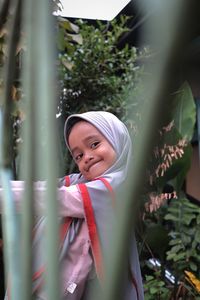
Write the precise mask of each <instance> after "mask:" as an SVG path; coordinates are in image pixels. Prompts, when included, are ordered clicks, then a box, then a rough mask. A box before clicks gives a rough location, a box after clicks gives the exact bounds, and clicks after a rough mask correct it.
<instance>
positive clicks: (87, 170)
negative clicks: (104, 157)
mask: <svg viewBox="0 0 200 300" xmlns="http://www.w3.org/2000/svg"><path fill="white" fill-rule="evenodd" d="M99 162H100V160H99V161H96V162H95V163H93V164H91V165H90V166H89V167H88V168H87V169H85V171H86V172H89V170H90V168H92V167H93V166H94V165H96V164H98V163H99Z"/></svg>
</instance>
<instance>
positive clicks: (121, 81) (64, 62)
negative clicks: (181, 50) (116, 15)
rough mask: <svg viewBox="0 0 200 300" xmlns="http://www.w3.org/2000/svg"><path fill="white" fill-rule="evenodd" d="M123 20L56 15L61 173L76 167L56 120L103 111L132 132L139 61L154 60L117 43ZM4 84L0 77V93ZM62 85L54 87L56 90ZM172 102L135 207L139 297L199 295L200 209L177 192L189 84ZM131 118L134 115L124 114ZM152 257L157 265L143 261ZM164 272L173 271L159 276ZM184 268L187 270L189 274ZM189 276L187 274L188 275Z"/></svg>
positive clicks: (187, 143)
mask: <svg viewBox="0 0 200 300" xmlns="http://www.w3.org/2000/svg"><path fill="white" fill-rule="evenodd" d="M127 22H128V18H127V17H121V19H120V20H114V21H113V22H109V23H101V22H94V23H92V22H86V21H83V20H78V21H77V23H76V24H72V23H71V22H70V21H69V20H67V19H63V18H58V22H57V28H56V30H57V45H58V57H57V62H56V67H57V70H58V74H57V75H58V86H57V87H56V88H57V90H58V99H57V111H56V113H57V123H58V128H59V130H58V132H59V134H60V139H59V140H60V141H61V143H60V144H58V148H59V150H60V151H59V154H60V155H59V158H58V161H59V163H60V176H63V175H64V174H66V173H68V172H71V171H73V170H75V167H74V164H73V162H72V160H71V158H70V156H69V155H68V154H67V151H66V147H65V145H64V140H63V123H64V121H65V119H66V117H67V116H68V115H69V114H71V113H77V112H83V111H87V110H107V111H110V112H113V113H115V114H116V115H117V116H118V117H119V118H120V119H122V120H123V121H124V122H125V123H126V124H127V126H128V128H129V130H130V133H131V135H133V136H134V135H137V134H139V128H140V126H141V124H142V121H143V120H142V116H141V114H140V111H141V107H144V106H145V101H148V99H144V98H143V96H142V95H143V93H142V88H143V87H142V78H143V76H151V74H146V73H145V61H146V60H147V59H148V60H149V59H152V60H153V59H156V58H155V54H154V53H151V49H150V48H143V49H136V48H135V47H132V46H130V45H124V47H123V48H118V47H117V45H118V41H119V39H120V38H121V36H123V34H125V33H126V32H127V31H128V30H129V29H128V27H127ZM6 35H7V28H6V27H2V28H1V31H0V67H1V68H3V66H4V64H5V62H6V59H7V57H6V53H7V52H6V44H5V40H6ZM24 50H25V46H24V43H23V39H21V40H20V43H19V47H18V52H17V57H16V63H17V65H18V68H17V70H18V72H16V76H15V80H14V82H13V92H12V95H11V97H12V100H13V110H12V115H11V119H12V120H13V123H12V124H13V170H14V173H15V177H17V175H18V174H17V167H16V162H17V160H18V159H19V155H18V148H19V146H20V144H21V143H22V140H21V137H20V134H19V129H20V126H21V123H22V122H24V120H25V118H26V116H25V115H24V110H23V93H22V91H21V86H20V68H21V65H20V64H21V58H22V57H23V51H24ZM3 85H4V81H3V78H0V93H1V90H2V89H1V88H2V87H3ZM60 91H61V93H60ZM169 97H172V98H173V100H174V101H173V103H174V107H173V109H172V110H171V115H170V116H167V117H166V119H165V120H164V122H163V127H162V128H158V132H157V133H156V134H157V135H156V139H155V140H156V143H155V147H154V152H153V153H152V154H151V155H150V158H149V166H148V169H147V172H146V178H145V179H144V191H143V194H142V195H141V201H140V211H139V213H138V228H137V240H138V248H139V253H140V261H141V268H142V274H143V278H144V287H145V299H146V300H148V299H149V300H151V299H152V300H153V299H163V300H164V299H200V298H199V293H200V287H199V279H200V273H199V268H198V266H199V263H200V261H199V260H200V258H199V257H200V253H199V252H200V234H199V232H200V231H199V229H200V228H199V227H200V208H199V206H197V205H195V204H193V203H191V202H190V201H189V199H187V195H185V193H184V180H185V176H186V174H187V171H188V168H189V166H190V159H191V154H192V147H191V140H192V137H193V132H194V128H195V121H196V116H195V111H196V110H195V103H194V99H193V96H192V92H191V89H190V87H189V85H188V84H187V83H186V82H185V83H181V84H180V85H179V86H178V88H177V91H176V92H175V93H173V94H170V95H169ZM130 115H131V116H134V117H133V118H131V117H130ZM150 259H153V262H154V264H155V262H157V261H158V262H159V264H157V265H153V264H152V263H150ZM166 270H169V271H170V273H171V274H172V275H173V276H174V277H173V282H172V281H170V280H169V279H168V278H167V277H166ZM189 272H190V273H189ZM191 274H192V275H191Z"/></svg>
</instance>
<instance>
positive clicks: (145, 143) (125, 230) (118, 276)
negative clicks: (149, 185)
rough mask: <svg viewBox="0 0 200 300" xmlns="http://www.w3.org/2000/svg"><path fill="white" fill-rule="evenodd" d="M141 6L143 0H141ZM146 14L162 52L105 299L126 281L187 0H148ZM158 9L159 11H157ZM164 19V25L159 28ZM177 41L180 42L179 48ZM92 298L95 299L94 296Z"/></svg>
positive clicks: (149, 87) (147, 31)
mask: <svg viewBox="0 0 200 300" xmlns="http://www.w3.org/2000/svg"><path fill="white" fill-rule="evenodd" d="M138 5H140V3H139V2H138ZM143 5H144V8H145V13H147V12H148V11H149V9H151V10H153V11H155V14H153V15H152V18H151V17H149V20H148V21H147V22H146V26H145V28H144V32H143V38H144V39H145V38H146V37H147V36H148V37H150V40H151V43H152V44H151V45H152V46H153V47H155V48H154V49H155V50H156V51H159V58H158V59H157V63H156V65H153V66H152V65H150V66H146V68H145V70H146V72H149V74H151V77H148V81H147V80H145V78H144V93H143V97H146V98H147V99H148V101H147V102H146V106H145V107H144V108H143V110H142V111H140V114H141V115H142V119H143V122H142V126H139V129H138V131H139V133H140V134H139V135H138V136H137V137H136V138H135V140H134V141H133V145H134V161H133V162H132V168H131V172H130V175H129V178H128V182H127V186H126V188H125V189H124V191H123V193H122V194H123V201H122V199H121V201H119V202H118V203H119V205H120V204H121V207H120V208H119V210H118V214H117V216H116V219H117V224H116V228H115V229H116V230H115V233H114V234H113V238H112V243H111V245H112V249H110V254H109V258H108V262H109V263H108V264H107V269H106V274H107V275H108V277H106V281H105V287H104V295H103V297H101V299H103V300H114V299H117V297H118V295H119V294H120V289H121V287H122V285H121V283H122V282H123V268H124V264H125V262H126V258H127V254H128V252H127V249H129V241H130V236H131V235H132V234H133V230H134V210H135V208H136V207H137V199H140V195H141V192H142V187H143V178H144V174H145V169H146V166H147V161H148V156H149V153H151V150H152V147H153V141H154V133H155V132H156V130H157V129H156V128H159V125H160V124H161V122H162V120H163V119H164V118H165V116H166V115H167V114H168V112H169V108H170V105H169V103H167V102H166V101H165V102H164V99H166V95H167V93H168V92H169V87H170V83H171V82H170V80H171V79H170V78H169V74H168V73H167V71H168V69H167V67H168V68H169V67H170V66H171V65H172V64H173V63H174V62H175V60H174V59H176V60H177V62H178V61H179V57H180V53H179V52H178V51H177V49H179V50H180V49H181V47H180V45H181V44H182V43H183V40H182V36H181V35H180V30H179V29H180V27H179V26H180V21H181V22H184V13H185V6H186V3H185V2H181V1H173V3H172V1H168V2H167V3H166V2H165V1H147V2H143ZM156 12H157V13H156ZM161 20H162V26H161V27H159V26H158V24H160V22H161ZM178 42H179V43H180V45H179V47H180V48H177V45H178ZM91 299H92V298H91Z"/></svg>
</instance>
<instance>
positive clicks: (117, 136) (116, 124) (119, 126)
mask: <svg viewBox="0 0 200 300" xmlns="http://www.w3.org/2000/svg"><path fill="white" fill-rule="evenodd" d="M78 120H85V121H87V122H89V123H91V124H92V125H93V126H95V127H96V128H97V129H98V130H99V131H100V132H101V134H103V135H104V136H105V138H106V139H107V140H108V141H109V142H110V144H111V145H112V147H113V149H114V150H115V152H116V154H117V160H116V162H115V163H114V164H113V165H112V166H111V167H110V168H109V169H108V170H106V172H105V173H104V174H102V175H103V176H104V175H109V174H110V175H111V176H114V177H116V178H118V179H119V183H121V179H122V178H123V179H125V178H126V176H127V173H128V167H129V166H130V159H131V150H132V146H131V138H130V135H129V132H128V130H127V128H126V126H125V125H124V123H122V122H121V121H120V120H119V119H118V118H117V117H116V116H115V115H113V114H112V113H110V112H106V111H89V112H85V113H82V114H73V115H71V116H69V117H68V118H67V120H66V122H65V125H64V138H65V142H66V145H67V147H68V149H69V150H70V147H69V144H68V136H69V132H70V129H71V128H72V127H73V125H74V124H75V122H77V121H78Z"/></svg>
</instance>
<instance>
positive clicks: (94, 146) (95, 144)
mask: <svg viewBox="0 0 200 300" xmlns="http://www.w3.org/2000/svg"><path fill="white" fill-rule="evenodd" d="M98 145H99V142H94V143H92V144H91V148H92V149H95V148H96V147H97V146H98Z"/></svg>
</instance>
